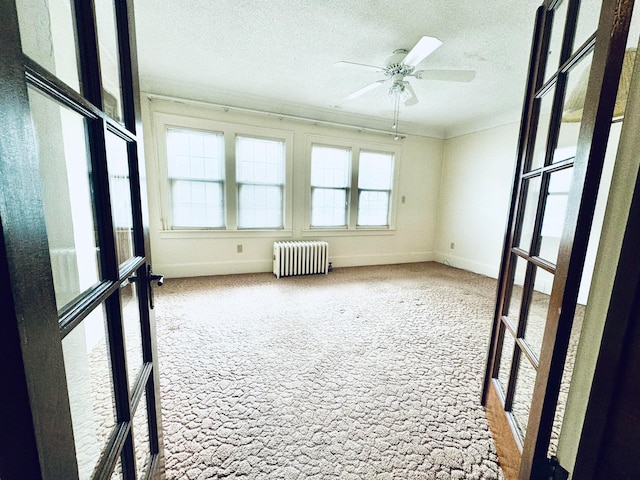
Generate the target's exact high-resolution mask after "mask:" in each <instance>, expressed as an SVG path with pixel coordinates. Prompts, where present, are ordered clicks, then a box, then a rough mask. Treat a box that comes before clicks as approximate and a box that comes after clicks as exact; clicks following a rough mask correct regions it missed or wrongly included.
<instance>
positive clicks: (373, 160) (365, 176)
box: [358, 152, 393, 190]
mask: <svg viewBox="0 0 640 480" xmlns="http://www.w3.org/2000/svg"><path fill="white" fill-rule="evenodd" d="M392 185H393V155H391V154H389V153H376V152H360V165H359V167H358V188H362V189H366V190H391V189H392Z"/></svg>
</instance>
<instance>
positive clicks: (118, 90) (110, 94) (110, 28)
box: [95, 0, 124, 123]
mask: <svg viewBox="0 0 640 480" xmlns="http://www.w3.org/2000/svg"><path fill="white" fill-rule="evenodd" d="M95 6H96V23H97V25H96V26H97V31H98V52H99V54H100V73H101V76H102V97H103V109H104V111H105V113H107V114H108V115H109V116H110V117H111V118H113V119H114V120H116V121H118V122H120V123H122V122H123V121H124V120H123V115H122V85H121V83H120V53H119V51H118V30H117V26H116V18H115V6H114V2H113V0H96V2H95Z"/></svg>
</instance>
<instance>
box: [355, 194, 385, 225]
mask: <svg viewBox="0 0 640 480" xmlns="http://www.w3.org/2000/svg"><path fill="white" fill-rule="evenodd" d="M387 225H389V192H371V191H364V192H360V196H359V199H358V226H387Z"/></svg>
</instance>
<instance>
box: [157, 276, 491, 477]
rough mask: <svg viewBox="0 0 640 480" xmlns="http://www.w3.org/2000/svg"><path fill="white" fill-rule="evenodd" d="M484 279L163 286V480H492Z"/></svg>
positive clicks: (232, 279) (240, 280) (249, 280)
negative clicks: (485, 405) (483, 399)
mask: <svg viewBox="0 0 640 480" xmlns="http://www.w3.org/2000/svg"><path fill="white" fill-rule="evenodd" d="M494 296H495V281H494V280H491V279H488V278H485V277H482V276H478V275H474V274H471V273H467V272H463V271H460V270H456V269H453V268H449V267H445V266H443V265H440V264H436V263H420V264H407V265H396V266H387V267H358V268H342V269H336V270H334V272H333V273H331V274H329V275H316V276H309V277H291V278H281V279H279V280H277V279H276V278H275V277H274V276H273V275H271V274H266V273H265V274H251V275H233V276H222V277H202V278H192V279H175V280H167V282H166V284H165V286H163V287H162V288H161V289H158V290H157V301H156V319H157V324H158V344H159V353H160V377H161V391H162V402H163V422H164V439H165V451H166V461H167V478H168V479H221V478H225V479H235V478H242V479H251V480H253V479H292V480H293V479H295V480H302V479H443V480H444V479H465V480H466V479H470V480H473V479H496V478H502V475H501V473H500V471H499V467H498V465H497V458H496V454H495V449H494V446H493V443H492V441H491V437H490V433H489V431H488V426H487V422H486V419H485V415H484V412H483V410H482V407H481V406H480V404H479V397H480V385H481V381H482V374H483V368H484V361H485V355H486V349H487V339H488V334H489V331H490V326H491V320H492V315H493V304H494Z"/></svg>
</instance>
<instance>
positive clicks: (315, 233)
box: [302, 227, 396, 237]
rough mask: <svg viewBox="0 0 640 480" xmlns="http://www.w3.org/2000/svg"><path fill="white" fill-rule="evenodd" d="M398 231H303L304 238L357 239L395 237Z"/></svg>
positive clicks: (390, 229) (384, 229)
mask: <svg viewBox="0 0 640 480" xmlns="http://www.w3.org/2000/svg"><path fill="white" fill-rule="evenodd" d="M395 234H396V229H395V228H392V227H389V228H357V229H346V228H342V229H331V228H313V229H308V230H303V231H302V236H303V237H357V236H381V235H395Z"/></svg>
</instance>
